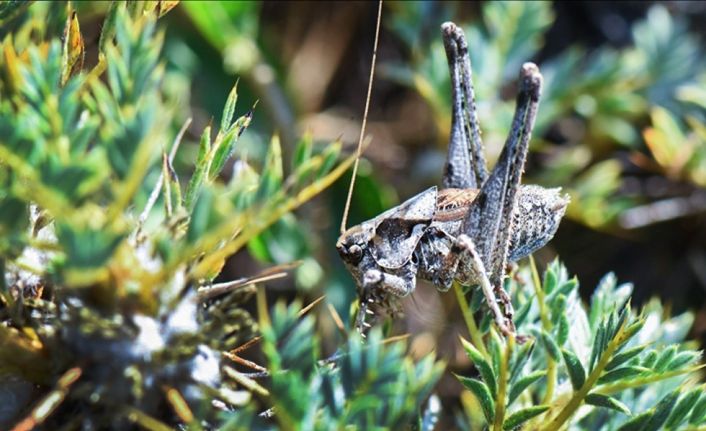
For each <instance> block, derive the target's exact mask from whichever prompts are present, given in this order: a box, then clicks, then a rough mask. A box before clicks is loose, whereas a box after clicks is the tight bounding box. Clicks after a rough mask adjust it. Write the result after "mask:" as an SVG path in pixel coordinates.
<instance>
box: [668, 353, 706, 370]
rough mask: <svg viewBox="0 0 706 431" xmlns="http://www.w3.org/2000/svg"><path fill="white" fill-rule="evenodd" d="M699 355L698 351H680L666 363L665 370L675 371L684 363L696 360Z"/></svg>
mask: <svg viewBox="0 0 706 431" xmlns="http://www.w3.org/2000/svg"><path fill="white" fill-rule="evenodd" d="M700 357H701V353H699V352H690V351H685V352H680V353H678V354H677V355H676V356H675V357H674V358H673V359H672V361H671V362H670V363H669V365H667V371H676V370H678V369H680V368H682V367H683V366H684V365H687V364H691V363H693V362H695V361H697V360H698V359H699V358H700Z"/></svg>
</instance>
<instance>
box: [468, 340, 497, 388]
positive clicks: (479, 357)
mask: <svg viewBox="0 0 706 431" xmlns="http://www.w3.org/2000/svg"><path fill="white" fill-rule="evenodd" d="M461 344H462V345H463V349H464V350H465V351H466V354H468V357H469V358H470V359H471V362H473V365H475V366H476V368H477V369H478V372H479V373H480V375H481V377H482V378H483V382H484V383H485V384H486V385H487V386H488V389H490V394H491V396H492V397H493V399H495V394H496V392H497V380H496V377H495V373H494V372H493V369H492V367H491V366H490V363H488V361H487V360H486V358H485V357H484V356H483V354H482V353H481V352H480V351H479V350H478V349H476V348H475V346H474V345H473V344H471V343H469V342H468V341H466V340H464V339H463V338H461Z"/></svg>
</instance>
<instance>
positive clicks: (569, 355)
mask: <svg viewBox="0 0 706 431" xmlns="http://www.w3.org/2000/svg"><path fill="white" fill-rule="evenodd" d="M561 355H562V356H563V358H564V363H565V364H566V369H567V371H568V372H569V378H570V379H571V386H573V388H574V391H578V390H579V389H581V387H582V386H583V384H584V383H585V382H586V369H585V368H584V367H583V364H581V361H580V360H579V358H578V357H577V356H576V355H575V354H574V353H573V352H571V351H569V350H567V349H561Z"/></svg>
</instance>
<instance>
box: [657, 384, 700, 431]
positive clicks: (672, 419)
mask: <svg viewBox="0 0 706 431" xmlns="http://www.w3.org/2000/svg"><path fill="white" fill-rule="evenodd" d="M702 393H703V389H702V388H696V389H692V390H691V391H689V392H688V393H687V394H685V395H684V396H682V397H681V399H680V400H679V402H678V403H677V406H676V407H675V408H674V411H673V412H672V414H671V415H670V416H669V419H667V423H666V424H665V425H664V427H665V428H670V429H671V428H677V427H678V426H679V425H681V424H682V423H683V422H684V421H685V420H686V419H687V417H688V414H689V412H690V411H691V409H692V408H693V407H694V406H695V405H696V403H697V402H698V401H699V397H700V396H701V394H702Z"/></svg>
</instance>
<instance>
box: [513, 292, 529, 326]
mask: <svg viewBox="0 0 706 431" xmlns="http://www.w3.org/2000/svg"><path fill="white" fill-rule="evenodd" d="M533 302H534V298H528V299H527V300H526V301H525V303H524V304H522V306H520V309H519V310H517V313H515V325H516V326H517V327H518V328H519V327H520V326H522V324H523V323H524V322H525V319H527V316H529V312H530V310H531V309H532V303H533Z"/></svg>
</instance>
